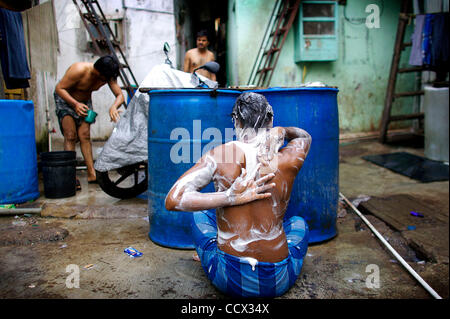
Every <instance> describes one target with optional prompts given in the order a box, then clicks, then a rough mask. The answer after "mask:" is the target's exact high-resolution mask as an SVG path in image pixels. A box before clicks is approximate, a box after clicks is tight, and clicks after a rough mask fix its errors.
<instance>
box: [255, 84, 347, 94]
mask: <svg viewBox="0 0 450 319" xmlns="http://www.w3.org/2000/svg"><path fill="white" fill-rule="evenodd" d="M290 91H333V92H339V89H338V88H337V87H330V86H328V87H322V86H308V87H306V86H305V87H274V88H267V89H255V90H251V92H256V93H258V92H264V93H267V92H290Z"/></svg>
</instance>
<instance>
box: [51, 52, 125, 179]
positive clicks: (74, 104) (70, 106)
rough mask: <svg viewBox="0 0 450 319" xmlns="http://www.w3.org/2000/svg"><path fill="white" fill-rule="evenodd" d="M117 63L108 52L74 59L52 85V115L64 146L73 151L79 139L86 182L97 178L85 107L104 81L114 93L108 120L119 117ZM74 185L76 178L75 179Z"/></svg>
mask: <svg viewBox="0 0 450 319" xmlns="http://www.w3.org/2000/svg"><path fill="white" fill-rule="evenodd" d="M118 75H119V64H118V62H117V61H116V60H115V59H114V58H113V57H112V56H104V57H101V58H100V59H98V60H97V61H96V62H95V63H89V62H77V63H74V64H72V65H71V66H70V67H69V68H68V69H67V71H66V73H65V74H64V76H63V78H62V79H61V81H59V83H58V84H57V85H56V88H55V92H54V98H55V104H56V115H57V116H58V122H59V126H60V129H61V132H62V134H63V135H64V150H65V151H75V144H76V143H77V141H80V148H81V152H82V153H83V157H84V160H85V161H86V167H87V177H88V178H87V179H88V182H89V183H94V182H96V180H97V177H96V174H95V169H94V161H93V157H92V144H91V138H90V126H91V125H90V124H89V123H87V122H85V121H84V118H85V117H86V116H87V111H88V110H89V109H91V110H92V109H93V108H92V102H91V94H92V92H93V91H97V90H98V89H99V88H101V87H102V86H103V85H105V84H106V83H108V85H109V88H110V89H111V91H112V93H113V94H114V96H115V97H116V99H115V100H114V103H113V104H112V106H111V107H110V109H109V116H110V118H111V121H114V122H117V121H118V120H119V118H120V116H119V112H121V111H118V109H119V108H120V106H121V105H122V104H123V102H124V97H123V94H122V90H121V88H120V87H119V85H118V84H117V82H116V78H117V76H118ZM77 187H79V181H78V180H77Z"/></svg>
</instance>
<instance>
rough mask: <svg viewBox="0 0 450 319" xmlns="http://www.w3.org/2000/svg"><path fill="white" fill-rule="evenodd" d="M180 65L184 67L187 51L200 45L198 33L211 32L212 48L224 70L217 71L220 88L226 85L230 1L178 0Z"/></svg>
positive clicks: (176, 16)
mask: <svg viewBox="0 0 450 319" xmlns="http://www.w3.org/2000/svg"><path fill="white" fill-rule="evenodd" d="M174 4H175V24H176V33H177V34H176V42H177V45H176V47H177V66H178V69H180V70H182V69H183V64H184V54H185V53H186V51H187V50H190V49H192V48H195V47H196V34H197V32H198V31H200V30H206V31H207V32H208V40H209V46H208V49H209V50H210V51H211V52H213V53H214V56H215V57H216V62H217V63H219V64H220V70H219V72H218V73H217V74H216V77H217V82H218V83H219V87H225V86H226V83H227V78H226V74H227V72H226V70H227V65H226V26H227V25H226V24H227V21H228V0H218V1H210V0H175V1H174Z"/></svg>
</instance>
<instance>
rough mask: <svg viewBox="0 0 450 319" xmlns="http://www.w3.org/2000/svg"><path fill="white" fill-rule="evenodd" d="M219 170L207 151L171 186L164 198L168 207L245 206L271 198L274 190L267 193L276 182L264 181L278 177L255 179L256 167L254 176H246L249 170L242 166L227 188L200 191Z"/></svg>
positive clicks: (267, 176) (200, 208) (194, 208)
mask: <svg viewBox="0 0 450 319" xmlns="http://www.w3.org/2000/svg"><path fill="white" fill-rule="evenodd" d="M216 169H217V163H216V160H215V159H214V158H213V156H211V155H210V154H205V155H204V156H203V157H202V158H201V159H200V160H199V161H198V162H197V164H195V165H194V166H193V167H192V168H190V169H189V170H188V171H186V173H184V174H183V175H182V176H181V177H180V178H179V179H178V180H177V182H176V183H175V184H174V185H173V186H172V188H171V190H170V191H169V193H168V194H167V197H166V200H165V206H166V209H167V210H179V211H199V210H206V209H215V208H218V207H226V206H234V205H242V204H246V203H248V202H252V201H254V200H258V199H264V198H268V197H270V196H271V193H264V192H265V191H267V190H269V189H271V188H273V187H275V184H274V183H271V184H267V185H266V184H265V183H266V182H267V181H268V180H270V179H272V178H273V177H274V176H275V175H274V174H269V175H266V176H264V177H262V178H260V179H258V180H255V176H256V171H257V170H255V173H254V174H253V175H249V176H247V172H246V171H245V169H243V170H242V174H241V175H240V176H239V177H238V178H237V179H236V180H235V181H234V182H233V184H232V185H231V187H230V188H229V189H227V190H226V191H223V192H215V193H200V190H201V189H202V188H204V187H205V186H206V185H208V184H209V183H210V182H211V181H212V179H213V176H214V174H215V171H216Z"/></svg>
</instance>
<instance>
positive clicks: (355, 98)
mask: <svg viewBox="0 0 450 319" xmlns="http://www.w3.org/2000/svg"><path fill="white" fill-rule="evenodd" d="M400 2H401V1H400V0H395V1H385V0H347V4H346V8H345V6H342V5H340V6H339V28H338V29H339V33H338V34H339V57H338V59H337V60H336V61H333V62H307V63H295V62H294V28H292V29H291V31H290V32H289V34H288V37H287V39H286V42H285V45H284V46H283V49H282V52H281V55H280V58H279V60H278V64H277V66H276V71H275V73H274V74H273V78H272V81H271V83H270V86H287V87H295V86H298V85H299V84H301V83H302V77H304V81H305V82H313V81H322V82H324V83H326V84H327V85H330V86H337V87H339V90H340V91H339V94H338V104H339V122H340V129H341V132H342V133H346V132H368V131H375V130H378V127H379V122H380V118H381V114H382V111H383V106H384V97H385V91H386V87H387V82H388V77H389V70H390V64H391V60H392V55H393V47H394V41H395V36H396V30H397V23H398V13H399V10H400ZM372 3H373V4H377V5H378V6H379V8H380V13H381V15H380V28H378V29H377V28H373V29H369V28H367V27H366V25H365V23H364V22H365V19H366V17H367V16H368V15H369V13H366V12H365V8H366V6H367V5H368V4H372ZM274 4H275V0H233V1H230V16H229V19H230V21H232V20H234V21H235V25H232V26H230V27H231V29H233V30H235V31H234V32H229V33H228V36H229V43H230V47H229V49H231V50H228V52H229V54H232V55H233V56H235V57H236V59H237V61H231V62H230V63H229V65H233V68H229V76H228V79H229V84H230V85H241V86H242V85H246V84H247V80H248V77H249V74H250V71H251V69H252V66H253V64H254V61H255V59H256V54H257V51H258V49H259V46H260V43H261V41H262V38H263V36H264V31H265V29H266V25H267V23H268V21H269V18H270V14H271V12H272V8H273V6H274ZM232 6H234V7H235V9H234V10H232V9H231V7H232ZM344 8H345V14H346V17H347V18H348V19H349V20H350V22H349V21H347V20H346V18H345V16H344ZM356 18H359V19H356ZM412 30H413V23H411V25H410V26H409V27H408V29H407V34H406V36H405V42H408V41H409V38H410V34H411V32H412ZM229 58H230V57H229ZM408 58H409V48H407V49H406V50H405V51H403V55H402V59H401V65H405V66H406V65H407V61H408ZM414 85H415V75H414V74H403V75H400V76H399V78H398V81H397V92H402V91H413V90H414ZM413 99H414V98H411V97H408V98H401V99H398V100H397V101H395V103H394V106H393V111H392V113H393V114H400V113H411V111H412V107H413V104H414V100H413ZM405 125H410V123H408V122H402V123H400V122H399V123H395V124H393V125H391V126H390V128H395V127H399V126H405Z"/></svg>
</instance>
